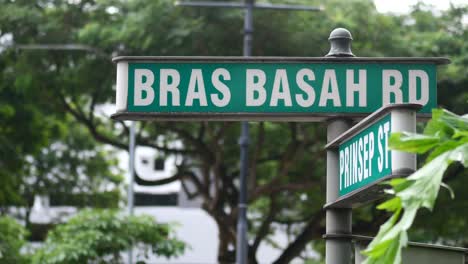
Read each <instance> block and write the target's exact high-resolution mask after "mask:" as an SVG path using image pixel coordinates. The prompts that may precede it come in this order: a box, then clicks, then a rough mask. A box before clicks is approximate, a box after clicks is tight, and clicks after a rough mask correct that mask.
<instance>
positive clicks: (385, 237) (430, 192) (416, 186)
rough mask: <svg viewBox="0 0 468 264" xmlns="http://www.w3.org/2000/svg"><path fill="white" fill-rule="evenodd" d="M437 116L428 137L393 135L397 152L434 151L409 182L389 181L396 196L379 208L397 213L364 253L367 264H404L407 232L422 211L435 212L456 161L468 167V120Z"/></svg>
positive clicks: (446, 114) (446, 113) (437, 112)
mask: <svg viewBox="0 0 468 264" xmlns="http://www.w3.org/2000/svg"><path fill="white" fill-rule="evenodd" d="M433 113H434V114H433V119H432V120H431V121H430V122H429V124H428V125H427V128H426V130H425V134H424V135H419V134H410V133H398V134H392V137H391V146H392V148H393V149H397V150H405V151H409V152H413V153H426V152H427V151H429V150H431V149H433V150H432V152H431V154H430V155H429V158H428V161H427V163H426V164H425V165H424V166H423V167H422V168H421V169H419V170H417V171H416V172H414V173H413V174H412V175H410V176H409V177H408V178H406V179H393V180H391V181H390V182H389V184H390V186H391V187H392V190H391V191H390V193H393V194H394V195H395V197H394V198H392V199H390V200H388V201H386V202H384V203H382V204H381V205H379V206H378V209H380V210H386V211H389V212H393V215H392V217H391V218H390V219H389V220H387V222H386V223H385V224H384V225H382V227H381V228H380V230H379V232H378V234H377V236H376V237H375V238H374V239H373V240H372V242H371V243H370V244H369V245H368V247H367V249H366V250H364V251H363V254H365V255H367V256H368V258H367V259H366V261H365V264H376V263H380V264H399V263H401V250H402V248H403V247H405V246H406V244H407V236H408V234H407V231H408V229H409V228H410V227H411V225H412V224H413V221H414V219H415V216H416V213H417V211H418V210H419V209H420V208H422V207H424V208H427V209H429V210H432V209H433V207H434V203H435V201H436V199H437V196H438V193H439V190H440V186H443V185H444V183H443V182H442V178H443V176H444V173H445V172H446V170H447V168H448V167H449V166H450V164H452V163H453V162H459V163H461V164H463V166H464V167H465V168H466V167H468V143H467V141H466V140H467V138H466V137H465V135H466V132H467V131H468V125H467V124H468V122H467V121H468V119H467V118H465V117H461V116H457V115H455V114H453V113H451V112H449V111H444V110H434V111H433ZM441 135H442V136H441ZM402 211H403V214H402V216H401V217H400V214H401V212H402ZM397 220H398V221H397Z"/></svg>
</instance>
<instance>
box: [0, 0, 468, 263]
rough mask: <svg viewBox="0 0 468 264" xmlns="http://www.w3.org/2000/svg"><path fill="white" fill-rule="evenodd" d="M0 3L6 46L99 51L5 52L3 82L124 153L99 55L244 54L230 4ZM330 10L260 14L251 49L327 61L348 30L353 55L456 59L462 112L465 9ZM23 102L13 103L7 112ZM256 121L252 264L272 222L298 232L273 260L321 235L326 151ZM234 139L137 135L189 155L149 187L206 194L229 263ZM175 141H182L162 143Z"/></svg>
mask: <svg viewBox="0 0 468 264" xmlns="http://www.w3.org/2000/svg"><path fill="white" fill-rule="evenodd" d="M278 2H279V1H278ZM297 2H298V3H300V2H302V3H307V4H320V2H319V1H313V3H311V1H305V0H302V1H297ZM0 3H1V5H2V9H1V10H0V38H1V37H2V36H6V35H10V36H12V39H13V47H14V45H17V44H31V43H34V44H41V43H42V44H63V43H80V44H86V45H89V46H92V47H95V50H97V51H99V52H87V51H74V52H70V51H67V52H64V51H34V52H32V51H26V50H19V49H14V48H10V49H7V50H4V51H3V52H2V54H1V56H2V58H5V61H7V63H6V64H4V68H3V72H4V74H5V73H10V75H9V76H12V77H11V78H12V79H13V80H15V79H17V80H19V81H16V82H9V83H6V84H5V85H4V86H5V87H6V88H5V89H7V90H12V91H15V92H16V91H18V88H17V87H26V88H27V90H26V91H28V92H25V93H24V96H25V97H28V100H30V101H31V102H33V103H35V105H39V106H38V108H39V109H41V110H43V111H44V113H49V114H51V113H53V115H59V116H60V115H71V116H73V117H74V119H75V120H76V121H78V122H79V123H81V124H82V125H83V126H84V127H86V128H87V130H88V131H89V133H90V135H92V136H93V137H94V139H96V140H97V141H98V142H101V143H104V144H109V145H112V146H114V147H116V148H117V149H121V150H127V145H128V127H127V126H126V124H125V123H124V122H111V121H109V119H108V118H107V117H105V116H103V115H102V114H99V109H100V108H99V107H100V106H102V105H105V104H113V97H114V91H113V89H112V85H113V83H114V80H115V75H114V74H115V66H114V65H112V63H111V62H110V58H108V57H105V56H103V54H111V55H113V56H115V55H161V56H164V55H224V56H227V55H240V54H242V53H241V47H242V32H241V28H242V13H241V12H240V11H237V10H222V12H220V10H217V9H192V8H191V9H185V8H180V7H175V6H174V5H173V2H172V1H169V0H158V1H153V0H133V1H120V0H99V1H94V0H81V1H57V0H40V1H36V2H30V1H19V0H16V1H9V0H0ZM325 8H326V11H325V12H321V13H306V12H299V13H296V12H294V13H288V12H276V11H257V12H256V13H255V16H256V17H255V31H256V32H255V39H254V49H253V54H254V55H256V56H323V55H324V54H326V53H327V52H328V49H329V45H328V43H327V42H326V39H327V38H328V34H329V32H330V31H331V30H332V29H333V28H335V27H346V28H348V29H349V30H350V31H351V32H352V33H353V36H354V39H355V41H354V42H353V49H354V52H355V54H357V55H359V56H447V57H450V58H453V60H454V63H453V64H452V65H450V66H448V67H446V68H444V69H443V70H441V71H440V80H441V81H440V83H439V95H440V96H439V98H440V104H442V105H443V106H444V107H446V108H448V109H450V110H452V111H455V112H457V113H463V112H467V110H468V109H467V104H466V99H467V98H468V92H467V91H466V89H465V87H466V86H463V85H464V84H466V83H467V82H468V74H466V71H467V67H466V66H467V64H468V60H466V58H465V59H463V58H464V57H466V56H467V55H466V54H467V53H466V49H467V45H468V44H467V43H465V41H464V40H465V39H466V36H467V35H466V34H467V28H466V24H463V23H462V19H463V16H464V15H465V14H466V8H464V7H462V8H457V7H452V8H451V9H450V10H448V11H446V12H442V13H441V14H434V13H433V12H430V11H427V7H424V6H422V5H417V6H416V7H415V9H414V11H413V12H412V13H411V14H409V15H400V16H398V15H388V14H380V13H378V12H377V11H376V9H375V6H374V4H373V2H372V1H371V0H352V1H340V0H330V1H326V3H325ZM38 69H40V70H38ZM24 89H25V88H24ZM18 107H19V103H18V104H17V105H13V106H12V107H11V108H12V109H15V110H16V109H21V108H18ZM13 116H14V115H13ZM19 120H20V121H21V120H22V119H19ZM34 120H35V121H36V122H38V123H39V124H40V125H43V123H42V122H41V121H37V119H34ZM21 122H24V121H21ZM251 127H252V128H251V138H252V139H253V140H252V141H253V142H252V145H251V146H252V147H251V149H250V157H251V160H250V162H249V164H250V166H251V168H250V174H249V180H250V182H249V206H250V207H249V211H250V213H251V215H252V217H250V219H249V221H250V228H249V231H250V239H249V240H250V245H249V252H250V253H249V258H250V262H249V263H256V262H257V259H256V256H255V254H256V251H257V249H258V247H259V245H260V244H261V243H271V241H270V240H269V239H268V238H269V237H270V235H271V234H272V232H274V231H275V227H277V226H278V225H286V226H289V227H290V230H291V234H292V235H293V238H292V240H291V243H290V244H289V245H287V246H286V247H285V248H280V250H281V251H282V253H281V255H280V256H279V258H278V259H277V261H276V263H288V262H289V261H290V260H292V259H293V258H295V257H297V256H299V255H300V254H301V252H302V251H303V250H304V248H305V247H306V245H308V244H310V242H311V241H313V240H317V241H319V239H320V238H321V235H322V234H323V233H324V230H323V220H324V214H323V212H322V210H321V208H322V206H323V201H324V196H325V194H324V188H323V186H324V177H323V175H324V174H325V168H324V161H325V160H324V159H318V158H317V157H324V152H323V150H322V146H323V145H324V139H325V134H324V127H323V126H320V125H318V124H308V123H270V122H258V123H257V122H256V123H252V125H251ZM13 128H14V127H13ZM13 131H14V130H13ZM31 131H39V130H29V132H28V133H31ZM25 133H26V132H25ZM26 134H27V133H26ZM32 134H33V133H32ZM34 136H37V135H34ZM238 136H239V125H238V124H237V123H229V122H218V123H215V122H193V123H171V122H158V123H150V122H145V123H141V124H140V125H139V127H138V133H137V142H138V145H140V146H147V147H152V148H155V149H157V150H159V151H161V152H163V153H166V154H170V153H177V154H182V155H183V156H184V157H185V162H184V163H183V164H182V165H181V166H180V167H179V168H178V172H177V173H176V174H175V175H174V176H173V177H170V178H168V179H164V180H160V181H156V182H153V184H155V185H156V184H165V183H168V182H171V181H176V180H181V181H182V183H183V185H186V184H193V185H194V186H195V187H196V191H195V192H194V193H189V196H190V197H194V196H199V197H202V199H203V209H204V210H206V212H207V213H208V214H210V215H211V216H212V217H213V219H214V220H215V221H216V223H217V224H218V228H219V238H220V244H219V248H218V258H219V261H220V262H221V263H222V262H232V261H233V259H234V256H235V232H236V219H237V210H236V208H237V197H238V193H237V192H238V189H237V181H238V178H237V177H238V174H239V171H238V145H237V138H238ZM158 138H159V139H164V140H162V141H161V140H157V139H158ZM175 139H178V140H181V141H182V142H183V146H184V147H183V148H172V147H170V145H169V144H167V143H168V142H170V141H172V140H175ZM19 155H20V157H23V156H24V154H22V153H20V154H19ZM195 172H197V173H195ZM299 201H301V202H299ZM354 219H355V220H354V221H355V223H354V230H355V231H356V232H357V233H360V232H375V231H376V229H377V227H378V226H379V224H380V223H381V222H382V221H383V220H384V218H383V217H382V214H381V213H378V212H376V211H375V210H374V209H372V207H366V208H362V209H361V210H357V211H356V213H355V217H354ZM422 232H424V229H422ZM314 245H317V243H315V244H314Z"/></svg>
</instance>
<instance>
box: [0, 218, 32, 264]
mask: <svg viewBox="0 0 468 264" xmlns="http://www.w3.org/2000/svg"><path fill="white" fill-rule="evenodd" d="M27 234H28V232H27V231H26V229H25V228H24V227H23V226H22V225H20V224H19V223H18V222H16V220H15V219H13V218H11V217H9V216H0V262H1V263H7V264H10V263H18V264H21V263H28V261H27V260H28V258H27V256H24V255H22V254H21V248H22V247H23V246H24V245H25V244H26V236H27Z"/></svg>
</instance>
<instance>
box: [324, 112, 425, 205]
mask: <svg viewBox="0 0 468 264" xmlns="http://www.w3.org/2000/svg"><path fill="white" fill-rule="evenodd" d="M420 109H421V105H418V104H392V105H387V106H385V107H383V108H381V109H380V110H378V111H376V112H375V113H374V114H372V115H369V116H368V117H367V118H365V119H363V120H362V121H361V122H359V123H358V124H356V125H355V126H354V127H352V128H351V129H349V130H347V131H346V132H345V133H343V134H342V135H340V136H339V137H338V138H336V139H335V140H333V141H331V142H330V143H329V144H327V146H326V148H327V149H334V150H336V151H337V154H338V155H337V156H338V164H339V176H338V177H339V179H338V181H337V185H338V186H336V187H337V189H338V194H339V197H338V200H337V201H335V202H334V203H333V204H332V205H326V206H335V207H352V206H357V205H360V204H363V203H366V202H369V201H372V200H375V199H377V198H379V197H381V196H382V195H383V191H382V190H383V186H381V185H379V184H378V183H380V182H382V181H384V180H387V179H389V178H393V177H402V176H407V175H409V174H411V173H412V172H413V171H414V170H415V169H416V156H415V155H414V154H411V153H405V152H401V151H391V150H390V149H389V148H388V138H389V137H390V134H391V133H392V132H403V131H405V132H415V131H416V112H417V111H419V110H420Z"/></svg>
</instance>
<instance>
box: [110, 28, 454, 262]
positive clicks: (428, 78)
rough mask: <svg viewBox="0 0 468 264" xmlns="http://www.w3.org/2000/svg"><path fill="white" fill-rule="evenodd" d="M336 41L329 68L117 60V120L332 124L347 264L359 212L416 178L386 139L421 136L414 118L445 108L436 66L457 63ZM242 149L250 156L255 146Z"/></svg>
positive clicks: (334, 248) (337, 214)
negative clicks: (375, 53) (392, 181)
mask: <svg viewBox="0 0 468 264" xmlns="http://www.w3.org/2000/svg"><path fill="white" fill-rule="evenodd" d="M329 40H330V43H331V48H330V52H329V53H328V54H327V55H326V57H321V58H308V57H307V58H301V57H298V58H292V57H286V58H285V57H131V56H126V57H117V58H114V62H115V63H117V85H116V106H117V112H116V113H115V114H113V115H112V118H114V119H118V120H162V121H196V120H212V121H288V122H291V121H296V122H299V121H305V122H327V142H329V143H328V145H327V173H326V176H327V181H326V182H327V186H326V188H327V197H326V201H327V204H326V206H325V209H326V234H325V235H324V238H325V239H326V247H325V255H326V259H325V262H326V263H327V264H337V263H340V264H341V263H349V262H350V261H351V256H352V252H351V251H352V250H351V238H350V237H349V236H350V235H351V234H352V211H351V208H352V207H353V206H356V205H359V204H361V203H364V202H366V201H369V200H373V199H375V198H377V197H379V196H380V193H381V192H380V189H379V187H376V186H378V185H377V183H378V182H380V181H382V180H385V179H388V178H390V177H395V176H403V175H407V174H409V173H410V172H411V171H414V170H415V169H416V159H415V157H414V156H411V155H410V154H404V153H398V152H394V151H392V152H390V153H389V151H388V149H387V145H386V142H387V141H386V139H387V138H388V135H389V134H390V132H394V131H409V132H414V131H415V124H416V116H423V117H424V116H426V117H429V115H430V111H431V109H432V108H434V107H436V106H437V89H436V82H437V78H436V66H437V65H441V64H448V63H449V62H450V61H449V60H448V59H446V58H363V57H354V54H353V53H352V52H351V40H352V36H351V34H350V32H349V31H348V30H346V29H343V28H338V29H335V30H333V31H332V33H331V34H330V38H329ZM381 107H383V108H382V109H381V110H378V109H380V108H381ZM376 111H377V112H376ZM374 112H375V113H374ZM372 113H373V114H372ZM369 114H371V115H370V116H369V117H367V118H365V119H364V120H363V121H361V122H360V123H359V124H358V125H356V126H355V127H354V128H352V129H349V127H350V124H351V122H352V121H356V120H360V119H362V118H364V117H366V116H367V115H369ZM245 127H246V126H245ZM348 129H349V130H348ZM243 131H244V132H245V133H244V134H247V133H246V132H247V131H248V130H247V129H243ZM370 138H371V139H370ZM369 139H370V140H371V141H372V143H370V140H369ZM241 144H242V146H244V149H246V146H247V141H242V142H241ZM371 146H372V147H371ZM340 151H341V156H340ZM244 157H246V156H244ZM361 157H362V159H361ZM340 166H341V167H340ZM241 240H243V239H241ZM245 252H246V251H243V253H242V254H239V255H243V256H241V257H240V258H239V259H245V254H244V253H245Z"/></svg>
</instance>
